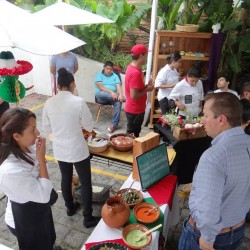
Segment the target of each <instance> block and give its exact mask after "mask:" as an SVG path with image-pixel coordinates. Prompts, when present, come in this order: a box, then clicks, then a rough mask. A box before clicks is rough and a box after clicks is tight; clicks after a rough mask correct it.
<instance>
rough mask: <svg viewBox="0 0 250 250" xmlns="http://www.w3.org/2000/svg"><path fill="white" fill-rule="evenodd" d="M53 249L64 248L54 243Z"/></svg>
mask: <svg viewBox="0 0 250 250" xmlns="http://www.w3.org/2000/svg"><path fill="white" fill-rule="evenodd" d="M52 250H62V248H61V247H60V246H58V245H56V244H54V246H53V249H52Z"/></svg>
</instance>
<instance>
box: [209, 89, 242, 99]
mask: <svg viewBox="0 0 250 250" xmlns="http://www.w3.org/2000/svg"><path fill="white" fill-rule="evenodd" d="M221 92H222V91H221V90H220V89H216V90H215V91H214V93H221ZM227 92H229V93H232V94H234V95H236V96H237V97H238V98H239V95H238V93H237V92H236V91H234V90H232V89H228V90H227Z"/></svg>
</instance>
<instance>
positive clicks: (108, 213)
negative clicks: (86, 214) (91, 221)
mask: <svg viewBox="0 0 250 250" xmlns="http://www.w3.org/2000/svg"><path fill="white" fill-rule="evenodd" d="M101 214H102V219H103V221H104V222H105V224H106V225H107V226H109V227H112V228H118V227H121V226H123V225H124V224H125V223H126V222H127V221H128V219H129V215H130V209H129V206H128V205H127V204H126V203H124V202H123V199H122V197H121V196H113V197H110V198H108V199H107V201H106V203H105V204H104V205H103V207H102V212H101Z"/></svg>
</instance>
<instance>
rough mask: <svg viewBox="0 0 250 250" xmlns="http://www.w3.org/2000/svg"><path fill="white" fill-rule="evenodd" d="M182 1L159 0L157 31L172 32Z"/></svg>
mask: <svg viewBox="0 0 250 250" xmlns="http://www.w3.org/2000/svg"><path fill="white" fill-rule="evenodd" d="M182 3H183V0H159V4H158V25H157V28H158V29H166V30H173V29H174V26H175V23H176V21H177V17H178V14H179V9H180V7H181V5H182Z"/></svg>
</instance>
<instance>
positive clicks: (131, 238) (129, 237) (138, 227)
mask: <svg viewBox="0 0 250 250" xmlns="http://www.w3.org/2000/svg"><path fill="white" fill-rule="evenodd" d="M148 230H149V229H148V228H147V227H146V226H144V225H142V224H130V225H128V226H126V227H125V228H124V229H123V231H122V239H123V241H124V242H125V243H126V244H127V245H128V246H129V247H130V248H133V249H142V248H143V247H146V246H148V245H149V244H150V242H151V240H152V233H149V234H148V235H146V236H144V237H143V238H142V239H141V240H140V241H136V240H135V238H136V237H135V235H139V236H140V235H141V234H143V233H145V232H147V231H148Z"/></svg>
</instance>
